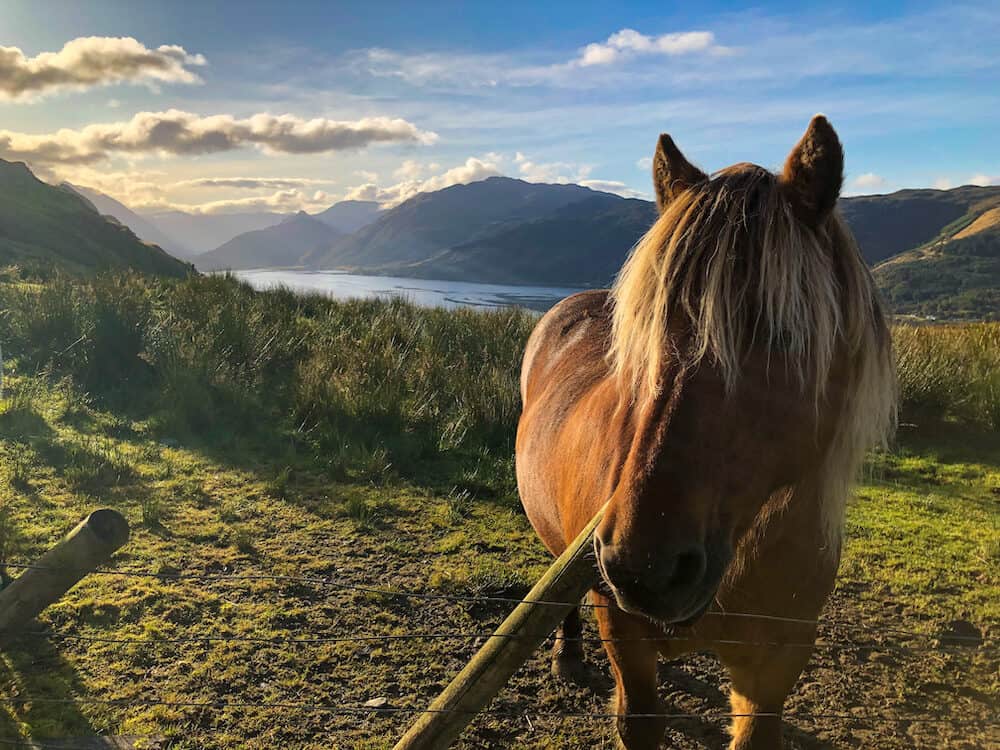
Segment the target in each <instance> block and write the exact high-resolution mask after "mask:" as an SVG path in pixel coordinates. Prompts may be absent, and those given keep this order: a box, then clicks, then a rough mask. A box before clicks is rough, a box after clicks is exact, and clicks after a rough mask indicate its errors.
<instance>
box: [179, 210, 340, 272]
mask: <svg viewBox="0 0 1000 750" xmlns="http://www.w3.org/2000/svg"><path fill="white" fill-rule="evenodd" d="M328 210H329V209H328ZM344 236H345V233H344V232H342V231H341V230H339V229H334V228H333V227H332V226H330V225H329V224H327V223H325V222H323V221H320V219H319V218H317V217H314V216H310V215H309V214H307V213H305V212H304V211H300V212H299V213H297V214H293V215H292V216H289V217H287V218H286V219H284V220H283V221H281V223H279V224H275V225H274V226H272V227H267V228H266V229H256V230H254V231H252V232H245V233H243V234H240V235H237V236H236V237H233V239H231V240H229V241H228V242H226V243H224V244H222V245H220V246H219V247H217V248H216V249H215V250H212V251H210V252H207V253H205V254H203V255H199V256H198V257H197V259H196V262H197V264H198V268H200V269H202V270H204V271H224V270H227V269H233V268H269V267H270V268H273V267H276V266H298V265H301V264H302V259H303V257H304V256H306V255H308V254H310V253H312V252H314V251H318V250H323V249H325V248H327V247H330V245H332V244H333V243H335V242H336V241H337V240H339V239H341V238H342V237H344Z"/></svg>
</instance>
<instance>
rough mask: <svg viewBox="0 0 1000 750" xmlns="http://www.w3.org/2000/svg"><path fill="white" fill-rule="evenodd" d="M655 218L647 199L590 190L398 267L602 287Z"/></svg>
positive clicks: (430, 274) (443, 275)
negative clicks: (554, 207) (536, 215)
mask: <svg viewBox="0 0 1000 750" xmlns="http://www.w3.org/2000/svg"><path fill="white" fill-rule="evenodd" d="M655 220H656V207H655V206H654V205H653V204H652V203H650V202H649V201H642V200H635V199H626V198H621V197H619V196H617V195H610V194H607V193H593V194H592V195H591V196H589V197H586V198H584V199H582V200H579V201H575V202H573V203H570V204H568V205H566V206H563V207H561V208H559V209H557V210H556V211H553V212H552V213H551V214H549V215H547V216H545V217H543V218H539V219H533V220H530V221H525V222H518V223H514V224H512V225H511V226H508V227H502V228H499V229H498V230H497V231H495V232H494V233H491V234H489V235H488V236H485V237H482V238H480V239H477V240H474V241H471V242H464V243H461V244H458V245H456V246H454V247H452V248H450V249H448V250H446V251H444V252H442V253H439V254H437V255H434V256H431V257H430V258H427V259H426V260H424V261H420V262H417V263H414V264H412V265H409V266H406V267H403V268H400V269H397V270H399V271H400V272H402V273H403V275H406V276H421V277H425V278H435V279H454V280H468V279H475V280H477V281H489V282H493V283H500V284H523V283H532V284H551V285H555V286H600V285H604V284H607V283H609V282H610V281H611V279H613V278H614V276H615V274H616V273H617V272H618V269H619V268H620V267H621V264H622V261H623V260H624V259H625V255H626V254H627V252H628V250H629V248H631V247H632V245H633V244H635V242H636V241H637V240H638V239H639V238H640V237H641V236H642V235H643V234H644V233H645V232H646V230H647V229H649V227H650V225H651V224H652V223H653V222H654V221H655Z"/></svg>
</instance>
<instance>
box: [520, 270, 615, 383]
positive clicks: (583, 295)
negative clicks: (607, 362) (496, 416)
mask: <svg viewBox="0 0 1000 750" xmlns="http://www.w3.org/2000/svg"><path fill="white" fill-rule="evenodd" d="M608 294H609V292H608V290H607V289H594V290H590V291H586V292H579V293H577V294H574V295H571V296H569V297H567V298H566V299H564V300H562V301H561V302H559V303H558V304H557V305H556V306H555V307H553V308H552V309H551V310H549V311H548V312H547V313H546V314H545V315H543V316H542V318H541V320H539V322H538V325H537V326H535V330H534V331H533V332H532V334H531V338H530V339H529V340H528V346H527V348H526V349H525V352H524V362H523V366H522V370H521V378H522V382H521V385H522V395H526V388H527V380H528V376H529V374H530V373H531V372H533V371H535V370H537V369H538V368H539V367H541V368H542V369H544V370H548V369H550V366H551V365H553V364H555V363H557V362H559V361H561V360H566V359H568V358H572V360H573V364H574V369H575V370H576V372H578V373H580V374H582V371H583V370H585V369H586V364H587V363H588V362H593V363H595V364H597V363H599V362H600V361H601V360H602V358H603V355H604V352H605V351H606V349H607V337H608V334H609V332H610V325H611V311H610V309H609V307H608Z"/></svg>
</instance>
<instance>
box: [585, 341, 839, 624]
mask: <svg viewBox="0 0 1000 750" xmlns="http://www.w3.org/2000/svg"><path fill="white" fill-rule="evenodd" d="M778 356H779V357H780V355H778ZM767 359H768V354H767V353H766V352H759V353H756V354H754V355H753V357H752V358H751V360H750V361H749V362H748V363H747V366H746V369H745V370H744V376H743V377H742V378H741V379H740V381H739V383H738V385H737V387H736V389H735V390H734V391H732V392H730V393H727V392H726V388H725V383H724V380H723V378H722V375H721V373H720V372H719V371H718V370H717V369H715V368H713V367H710V366H707V365H703V366H701V367H699V368H698V369H697V370H696V371H695V372H693V373H689V374H688V375H686V376H682V375H678V376H677V378H676V381H675V383H674V385H673V388H672V389H668V390H667V391H666V392H665V393H664V394H663V396H662V397H661V399H660V400H659V402H653V403H651V404H650V405H649V406H648V407H647V408H646V413H645V414H643V415H641V416H640V417H639V420H638V430H639V434H637V436H636V440H635V442H634V443H633V452H632V455H631V456H630V457H629V460H628V461H627V462H626V465H625V467H624V470H623V473H622V477H621V479H620V481H619V484H618V487H617V490H616V491H615V493H614V495H613V496H612V498H611V502H610V503H609V505H608V509H607V511H606V513H605V517H604V520H603V522H602V523H601V525H600V526H599V527H598V533H597V534H596V535H595V547H596V552H597V559H598V561H599V566H600V569H601V573H602V575H603V577H604V579H605V581H606V582H607V583H608V584H609V585H610V587H611V589H612V591H613V592H614V594H615V597H616V599H617V600H618V603H619V605H620V606H621V607H622V608H623V609H625V610H626V611H631V612H636V613H641V614H644V615H647V616H649V617H652V618H654V619H657V620H660V621H663V622H674V623H681V622H687V621H691V620H694V619H697V617H698V616H700V615H701V613H702V612H704V610H705V609H706V608H707V607H708V605H709V604H710V603H711V601H712V599H713V597H714V596H715V593H716V590H717V589H718V587H719V584H720V582H721V581H722V579H723V576H724V575H725V573H726V571H727V569H728V567H729V565H730V562H731V561H732V559H733V551H734V550H735V549H736V548H737V546H738V545H739V543H740V541H741V540H742V539H744V538H745V537H746V536H747V533H748V532H749V531H750V530H751V529H752V527H753V526H754V523H755V521H757V519H759V518H762V517H764V516H766V515H767V513H769V512H773V511H774V510H776V509H778V507H779V506H780V505H781V504H782V502H783V501H784V500H785V499H787V493H784V492H782V491H783V490H787V489H789V488H790V487H791V486H792V485H794V484H795V483H796V481H797V480H799V479H800V478H801V477H802V476H803V475H804V474H806V473H809V472H810V471H813V470H814V469H815V467H816V466H817V465H818V462H819V461H820V459H821V455H822V449H823V448H824V447H825V444H828V442H829V440H830V435H831V432H832V427H833V425H832V421H833V419H832V416H831V405H830V403H827V404H826V406H824V408H823V409H822V410H821V411H819V412H817V410H816V409H815V402H814V401H813V399H812V398H810V397H809V395H808V394H803V392H802V389H801V385H800V384H799V383H798V382H796V381H794V378H792V377H791V376H788V375H786V374H785V373H784V368H783V367H782V366H781V364H780V363H779V362H776V361H775V355H774V353H771V361H770V363H768V361H767ZM828 397H829V398H832V399H834V404H835V403H836V396H835V395H834V394H828Z"/></svg>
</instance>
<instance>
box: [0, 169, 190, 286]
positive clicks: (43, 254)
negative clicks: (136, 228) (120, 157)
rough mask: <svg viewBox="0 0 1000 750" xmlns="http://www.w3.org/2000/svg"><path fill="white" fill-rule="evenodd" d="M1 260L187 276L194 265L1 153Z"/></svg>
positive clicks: (48, 266)
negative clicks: (4, 158) (10, 160)
mask: <svg viewBox="0 0 1000 750" xmlns="http://www.w3.org/2000/svg"><path fill="white" fill-rule="evenodd" d="M0 263H4V264H6V263H17V264H20V265H26V266H34V267H38V268H40V269H41V268H44V269H46V270H51V269H52V268H59V269H62V270H65V271H68V272H71V273H81V272H91V271H99V270H113V269H119V270H124V269H133V270H136V271H142V272H145V273H153V274H159V275H164V276H186V275H187V274H188V273H191V272H192V271H193V268H192V267H191V266H190V265H188V264H186V263H182V262H181V261H179V260H177V259H176V258H174V257H172V256H170V255H168V254H167V253H166V252H164V251H163V250H162V249H161V248H159V247H157V246H156V245H152V244H149V243H145V242H143V241H142V240H140V239H139V238H138V237H137V236H136V235H135V233H134V232H132V230H131V229H129V228H128V227H127V226H125V225H124V224H121V223H119V222H118V221H117V220H116V219H114V218H112V217H109V216H102V215H101V213H100V212H99V211H98V210H97V209H96V208H95V207H94V205H93V204H92V203H91V202H90V201H89V200H87V199H86V198H84V197H82V196H80V195H79V194H77V193H76V192H74V191H73V190H71V189H69V188H64V187H55V186H53V185H49V184H47V183H44V182H42V181H41V180H39V179H38V178H37V177H35V175H34V174H32V172H31V170H30V169H28V167H27V165H25V164H23V163H21V162H8V161H4V160H3V159H0Z"/></svg>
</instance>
